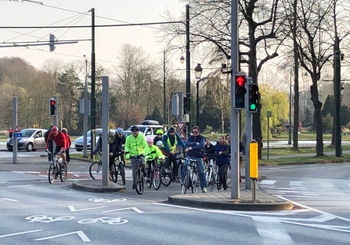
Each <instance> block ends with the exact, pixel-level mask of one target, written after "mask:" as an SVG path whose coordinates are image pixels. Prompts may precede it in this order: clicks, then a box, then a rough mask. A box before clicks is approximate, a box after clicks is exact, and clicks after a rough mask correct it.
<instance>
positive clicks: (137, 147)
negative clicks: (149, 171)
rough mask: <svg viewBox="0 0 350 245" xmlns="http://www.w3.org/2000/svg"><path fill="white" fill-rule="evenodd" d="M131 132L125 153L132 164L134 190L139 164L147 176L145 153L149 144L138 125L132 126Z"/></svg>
mask: <svg viewBox="0 0 350 245" xmlns="http://www.w3.org/2000/svg"><path fill="white" fill-rule="evenodd" d="M130 130H131V134H130V135H129V136H128V137H126V140H125V153H126V159H130V163H131V169H132V181H133V185H132V189H133V190H134V189H135V187H136V181H135V180H136V174H137V169H138V167H139V164H141V166H142V172H143V174H144V176H146V173H145V157H144V151H145V149H146V147H147V142H146V138H145V136H144V135H143V134H140V132H139V128H138V127H137V126H136V125H134V126H132V127H131V129H130ZM138 158H141V162H139V159H138Z"/></svg>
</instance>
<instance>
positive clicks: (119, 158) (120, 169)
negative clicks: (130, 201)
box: [114, 152, 125, 185]
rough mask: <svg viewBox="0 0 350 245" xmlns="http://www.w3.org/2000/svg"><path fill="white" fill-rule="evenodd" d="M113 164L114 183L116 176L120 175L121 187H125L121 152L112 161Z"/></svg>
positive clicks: (116, 179)
mask: <svg viewBox="0 0 350 245" xmlns="http://www.w3.org/2000/svg"><path fill="white" fill-rule="evenodd" d="M116 162H118V163H116ZM114 164H115V165H116V172H115V183H117V181H118V175H119V174H120V176H121V178H122V182H123V185H125V169H124V167H125V166H124V162H123V161H122V152H118V153H117V157H116V158H115V160H114Z"/></svg>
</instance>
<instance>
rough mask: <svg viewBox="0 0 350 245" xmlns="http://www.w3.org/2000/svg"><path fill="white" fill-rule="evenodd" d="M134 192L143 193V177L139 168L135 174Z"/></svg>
mask: <svg viewBox="0 0 350 245" xmlns="http://www.w3.org/2000/svg"><path fill="white" fill-rule="evenodd" d="M135 189H136V192H137V194H139V195H142V194H143V190H144V179H143V176H142V174H141V170H140V169H139V170H138V171H137V176H136V188H135Z"/></svg>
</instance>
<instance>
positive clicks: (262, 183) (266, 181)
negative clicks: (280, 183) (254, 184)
mask: <svg viewBox="0 0 350 245" xmlns="http://www.w3.org/2000/svg"><path fill="white" fill-rule="evenodd" d="M275 183H276V180H266V179H264V180H263V181H261V182H260V184H259V185H274V184H275Z"/></svg>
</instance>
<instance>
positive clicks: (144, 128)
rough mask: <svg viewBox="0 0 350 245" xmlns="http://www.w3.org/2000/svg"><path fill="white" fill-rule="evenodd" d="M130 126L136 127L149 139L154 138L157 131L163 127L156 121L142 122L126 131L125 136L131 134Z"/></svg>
mask: <svg viewBox="0 0 350 245" xmlns="http://www.w3.org/2000/svg"><path fill="white" fill-rule="evenodd" d="M132 126H137V127H138V129H139V131H140V132H141V133H143V134H144V135H145V136H146V137H151V138H154V137H155V136H156V131H157V130H158V129H162V130H164V126H163V125H160V124H159V122H158V121H154V120H144V121H143V122H141V124H139V125H131V126H130V127H129V128H128V129H127V130H126V131H125V133H124V134H125V136H128V135H130V134H131V130H130V129H131V127H132Z"/></svg>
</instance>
